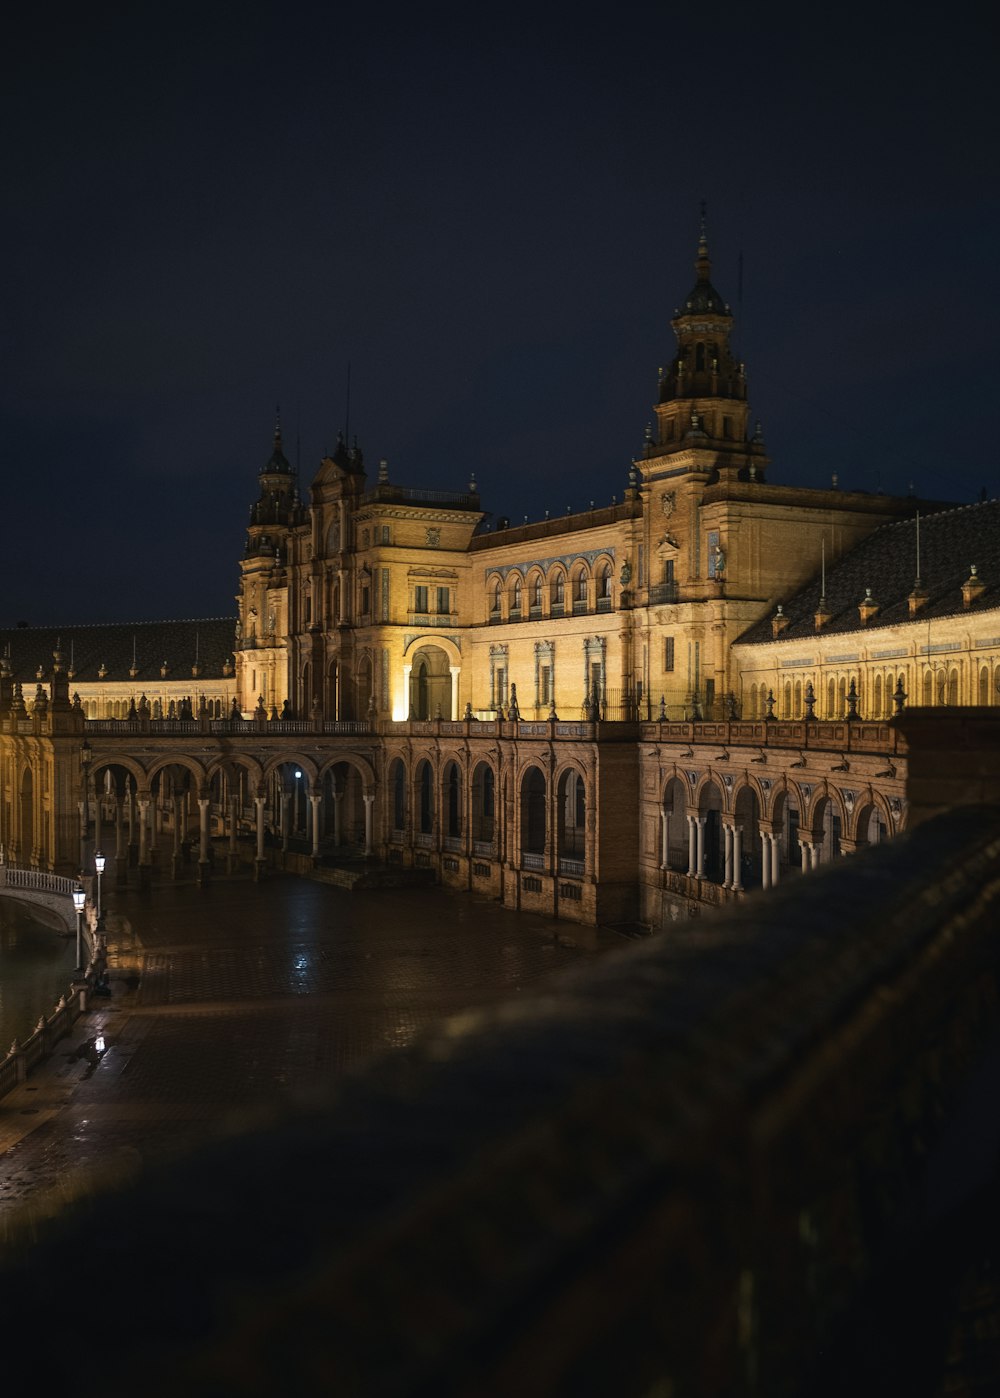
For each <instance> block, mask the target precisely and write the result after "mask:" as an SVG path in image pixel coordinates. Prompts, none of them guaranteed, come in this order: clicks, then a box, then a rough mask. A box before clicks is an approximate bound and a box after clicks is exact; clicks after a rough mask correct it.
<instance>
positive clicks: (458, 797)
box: [444, 762, 462, 840]
mask: <svg viewBox="0 0 1000 1398" xmlns="http://www.w3.org/2000/svg"><path fill="white" fill-rule="evenodd" d="M444 789H445V799H446V800H447V802H448V826H447V833H448V836H449V837H450V838H451V839H453V840H455V839H458V837H459V836H460V835H461V833H462V777H461V773H460V772H459V770H458V763H457V762H449V763H448V766H447V767H446V768H445V773H444Z"/></svg>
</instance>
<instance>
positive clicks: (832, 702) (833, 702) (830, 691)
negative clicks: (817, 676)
mask: <svg viewBox="0 0 1000 1398" xmlns="http://www.w3.org/2000/svg"><path fill="white" fill-rule="evenodd" d="M826 716H827V718H836V717H837V686H836V684H835V683H834V681H833V680H830V681H829V682H828V683H827V686H826Z"/></svg>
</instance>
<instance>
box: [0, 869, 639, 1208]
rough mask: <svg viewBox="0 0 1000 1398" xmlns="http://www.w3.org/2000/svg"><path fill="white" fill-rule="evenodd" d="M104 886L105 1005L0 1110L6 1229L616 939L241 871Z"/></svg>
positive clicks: (455, 899) (418, 899)
mask: <svg viewBox="0 0 1000 1398" xmlns="http://www.w3.org/2000/svg"><path fill="white" fill-rule="evenodd" d="M109 892H110V893H111V896H110V898H109V900H108V902H109V910H108V916H107V930H108V945H109V965H110V970H111V983H112V988H113V995H112V997H111V999H110V1000H106V1001H102V1000H95V1001H94V1002H93V1006H94V1007H93V1009H92V1010H91V1012H89V1013H88V1014H87V1015H85V1016H83V1017H82V1018H81V1019H79V1020H78V1021H77V1023H76V1025H75V1026H74V1028H73V1030H72V1031H71V1033H70V1035H69V1036H68V1037H67V1038H65V1039H64V1040H62V1042H61V1043H59V1044H58V1045H57V1046H56V1048H55V1050H54V1051H53V1053H52V1054H51V1056H50V1058H49V1060H48V1061H47V1063H46V1064H44V1065H42V1066H41V1067H40V1068H39V1069H37V1070H36V1072H34V1073H33V1074H32V1075H31V1076H30V1078H29V1079H28V1081H27V1083H25V1084H24V1085H23V1086H22V1087H19V1088H18V1089H17V1090H16V1091H15V1092H13V1093H11V1094H9V1095H8V1096H7V1097H5V1098H3V1099H2V1100H0V1219H3V1218H4V1216H6V1219H7V1222H8V1223H10V1222H13V1221H15V1220H16V1219H18V1218H23V1217H25V1216H26V1215H29V1214H30V1215H41V1214H47V1213H51V1212H57V1211H58V1209H59V1208H60V1207H61V1206H62V1204H63V1203H65V1202H66V1201H68V1200H72V1199H73V1198H76V1197H78V1195H79V1194H80V1193H81V1192H85V1191H87V1190H89V1189H90V1188H92V1187H95V1186H96V1187H105V1186H106V1185H107V1184H108V1183H113V1182H116V1181H121V1180H124V1179H126V1178H130V1177H132V1176H134V1175H135V1174H136V1173H137V1172H138V1171H139V1170H140V1169H141V1168H142V1165H143V1163H144V1162H152V1161H153V1160H161V1159H163V1158H164V1157H165V1156H168V1155H169V1154H170V1153H171V1152H173V1151H178V1150H183V1149H185V1148H187V1147H189V1146H190V1145H191V1144H193V1143H195V1142H197V1141H199V1140H205V1139H207V1138H209V1137H210V1136H212V1135H214V1134H216V1133H218V1132H219V1131H226V1130H228V1129H232V1128H233V1127H238V1126H239V1125H240V1124H241V1123H245V1122H246V1121H247V1120H248V1118H249V1117H250V1116H252V1115H253V1114H254V1113H255V1111H259V1110H260V1109H261V1108H267V1107H270V1106H273V1105H274V1104H276V1103H280V1102H281V1101H282V1100H286V1099H287V1098H288V1097H289V1096H290V1095H292V1094H295V1093H297V1092H301V1091H308V1089H309V1088H310V1087H313V1086H316V1085H321V1084H328V1083H329V1082H331V1081H332V1080H334V1079H335V1078H336V1076H337V1075H338V1074H341V1073H343V1072H344V1071H345V1070H349V1069H351V1068H352V1067H354V1066H355V1065H358V1064H360V1063H363V1062H364V1061H365V1060H366V1059H369V1058H371V1057H372V1056H373V1055H376V1054H379V1053H382V1052H387V1051H392V1050H393V1049H397V1048H401V1047H404V1046H406V1045H407V1044H409V1043H410V1042H411V1041H412V1040H413V1038H414V1037H415V1036H416V1035H418V1034H419V1033H420V1032H421V1031H422V1030H423V1029H425V1028H426V1027H427V1026H429V1025H431V1024H432V1023H434V1022H435V1021H436V1020H439V1019H441V1018H442V1017H444V1016H447V1015H451V1014H456V1013H459V1012H461V1011H463V1010H468V1009H470V1008H473V1007H475V1006H480V1005H486V1004H490V1003H495V1002H496V1001H498V1000H500V999H503V998H505V997H509V996H516V995H517V994H518V992H519V991H520V990H522V989H523V988H525V987H527V986H529V985H537V984H538V983H539V982H540V981H542V980H543V979H545V978H547V977H550V976H553V975H555V974H557V973H558V972H559V971H561V970H563V969H566V968H568V967H569V966H572V965H573V964H575V963H579V962H580V961H581V960H583V959H587V958H592V957H593V956H595V955H597V954H600V953H602V952H604V951H606V950H608V949H611V948H615V947H620V946H621V945H622V941H621V939H620V938H619V937H617V936H616V935H614V934H613V933H611V932H608V931H603V930H600V929H597V930H595V929H593V928H584V927H575V926H573V925H572V924H568V923H560V922H556V921H554V920H551V919H548V918H544V917H540V916H536V915H522V916H518V915H516V914H513V913H510V912H507V911H505V910H504V909H502V908H501V907H500V906H499V905H498V904H497V903H495V902H493V901H490V900H485V899H476V898H474V897H471V896H466V895H454V894H447V893H445V892H443V891H442V890H440V889H438V888H425V889H411V890H406V889H386V890H383V891H378V892H362V893H357V892H356V893H349V892H346V891H344V890H342V889H339V888H336V887H333V886H331V885H328V884H321V883H314V882H312V881H309V880H305V879H295V878H291V877H284V876H280V875H279V876H275V877H274V878H272V879H270V880H268V881H266V882H263V883H260V884H255V883H253V882H252V881H250V879H249V878H247V877H245V876H239V875H237V876H233V877H221V878H218V879H216V880H215V881H214V882H213V883H212V885H211V886H210V887H209V888H208V889H205V890H200V889H198V888H197V887H196V886H194V885H193V884H190V883H179V884H173V883H169V882H165V883H163V884H160V885H155V886H154V888H153V890H152V891H151V893H149V894H147V895H140V894H139V893H138V892H137V891H135V890H132V889H129V890H126V891H119V892H113V891H110V890H109ZM101 1040H103V1051H101V1048H102V1045H101V1042H100V1041H101ZM26 1206H27V1207H26Z"/></svg>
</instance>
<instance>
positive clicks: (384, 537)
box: [382, 524, 389, 544]
mask: <svg viewBox="0 0 1000 1398" xmlns="http://www.w3.org/2000/svg"><path fill="white" fill-rule="evenodd" d="M382 542H383V544H387V543H388V542H389V526H388V525H387V524H383V525H382Z"/></svg>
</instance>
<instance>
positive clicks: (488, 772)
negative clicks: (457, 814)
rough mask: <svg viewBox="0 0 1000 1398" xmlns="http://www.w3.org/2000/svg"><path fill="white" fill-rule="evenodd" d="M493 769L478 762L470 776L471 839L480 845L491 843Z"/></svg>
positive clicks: (484, 763) (487, 764)
mask: <svg viewBox="0 0 1000 1398" xmlns="http://www.w3.org/2000/svg"><path fill="white" fill-rule="evenodd" d="M493 791H494V784H493V768H492V767H491V766H490V765H489V763H487V762H480V763H479V764H478V766H477V767H476V770H475V771H474V772H473V774H472V838H473V840H478V841H479V842H480V843H481V844H491V843H492V841H493V821H494V812H493V804H494V803H493Z"/></svg>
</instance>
